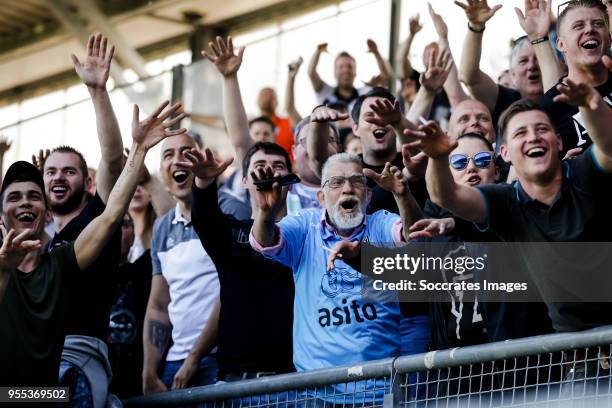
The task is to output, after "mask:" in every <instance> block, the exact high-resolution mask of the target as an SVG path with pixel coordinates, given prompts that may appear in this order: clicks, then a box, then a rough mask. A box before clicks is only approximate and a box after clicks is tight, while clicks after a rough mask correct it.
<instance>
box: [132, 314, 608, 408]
mask: <svg viewBox="0 0 612 408" xmlns="http://www.w3.org/2000/svg"><path fill="white" fill-rule="evenodd" d="M611 344H612V326H605V327H600V328H597V329H593V330H588V331H584V332H577V333H561V334H550V335H545V336H537V337H530V338H524V339H519V340H508V341H504V342H498V343H489V344H483V345H478V346H471V347H463V348H455V349H451V350H441V351H433V352H429V353H424V354H417V355H412V356H404V357H398V358H394V359H393V358H390V359H385V360H379V361H370V362H364V363H362V364H357V365H352V366H344V367H335V368H330V369H323V370H314V371H308V372H301V373H294V374H284V375H277V376H271V377H263V378H259V379H254V380H246V381H239V382H232V383H223V384H221V383H219V384H215V385H209V386H205V387H195V388H190V389H186V390H179V391H171V392H166V393H163V394H158V395H152V396H145V397H138V398H132V399H129V400H126V401H124V403H125V406H127V407H154V406H172V407H177V406H198V407H215V408H216V407H281V408H289V407H291V408H315V407H316V408H318V407H343V408H344V407H383V408H387V407H419V408H421V407H577V406H580V407H608V406H612V377H611V376H610V354H611V346H610V345H611Z"/></svg>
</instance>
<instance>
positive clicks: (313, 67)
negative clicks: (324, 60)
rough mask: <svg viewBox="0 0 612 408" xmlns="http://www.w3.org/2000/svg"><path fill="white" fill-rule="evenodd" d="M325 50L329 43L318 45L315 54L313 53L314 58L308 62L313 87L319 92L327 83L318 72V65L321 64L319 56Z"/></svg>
mask: <svg viewBox="0 0 612 408" xmlns="http://www.w3.org/2000/svg"><path fill="white" fill-rule="evenodd" d="M323 52H327V43H322V44H319V45H317V49H316V51H315V52H314V54H312V58H311V59H310V62H309V63H308V77H309V78H310V83H311V84H312V89H314V91H315V92H319V91H320V90H321V88H323V86H324V85H326V84H325V82H324V81H323V80H322V79H321V77H320V76H319V73H318V72H317V65H319V57H320V56H321V53H323Z"/></svg>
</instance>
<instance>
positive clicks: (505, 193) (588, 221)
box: [478, 148, 612, 331]
mask: <svg viewBox="0 0 612 408" xmlns="http://www.w3.org/2000/svg"><path fill="white" fill-rule="evenodd" d="M562 172H563V184H562V187H561V191H560V192H559V194H558V195H557V198H556V199H555V201H554V202H553V204H552V205H551V206H550V207H549V206H547V205H545V204H543V203H540V202H539V201H537V200H533V199H531V198H530V197H529V196H528V195H527V194H526V193H525V191H524V190H523V189H522V187H521V185H520V183H519V182H515V183H514V184H512V185H508V184H503V185H500V184H498V185H485V186H480V187H478V189H479V190H480V191H481V192H482V193H483V195H484V197H485V199H486V205H487V208H488V211H487V212H488V214H487V224H488V228H490V229H491V231H492V232H493V233H495V234H497V235H498V236H499V237H500V238H501V239H502V240H503V241H507V242H608V241H610V231H611V230H612V212H611V211H610V203H611V202H612V201H611V200H612V191H611V189H610V186H612V174H608V173H604V172H603V170H602V169H600V168H598V165H597V163H596V162H595V158H594V153H593V149H592V148H589V149H587V151H586V152H585V153H584V154H581V155H579V156H577V157H575V158H573V159H572V160H570V161H566V162H564V163H563V169H562ZM517 248H518V250H519V251H522V253H521V254H520V256H521V257H522V258H523V259H524V260H525V267H526V269H527V270H528V272H529V274H530V276H531V278H532V279H533V281H534V282H535V283H536V285H537V287H538V289H539V291H540V293H541V295H542V298H543V299H544V301H545V302H546V303H547V305H548V309H549V315H550V317H551V319H552V321H553V326H554V328H555V329H556V330H557V331H574V330H582V329H588V328H592V327H596V326H600V325H603V324H610V323H612V315H611V314H610V312H609V309H610V304H607V303H586V302H584V303H567V302H550V301H547V299H555V298H557V299H558V298H559V296H561V295H565V293H564V292H559V290H562V289H561V288H560V287H559V286H558V284H557V281H558V280H559V276H555V271H557V270H559V263H563V265H575V264H576V263H577V262H579V263H580V262H582V261H583V260H579V259H565V258H564V257H563V253H558V254H556V256H554V257H553V256H533V254H532V253H527V252H526V251H528V246H525V245H523V246H519V247H517ZM521 248H522V249H521ZM555 265H557V266H555ZM583 272H584V273H587V274H588V270H584V271H583ZM570 278H571V277H570ZM557 295H559V296H557Z"/></svg>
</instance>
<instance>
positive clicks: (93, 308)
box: [42, 34, 123, 405]
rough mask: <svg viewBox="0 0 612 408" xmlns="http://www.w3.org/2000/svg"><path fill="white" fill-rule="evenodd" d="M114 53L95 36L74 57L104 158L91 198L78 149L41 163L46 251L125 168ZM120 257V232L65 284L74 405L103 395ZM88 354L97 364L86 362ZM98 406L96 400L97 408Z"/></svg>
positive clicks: (99, 203)
mask: <svg viewBox="0 0 612 408" xmlns="http://www.w3.org/2000/svg"><path fill="white" fill-rule="evenodd" d="M114 49H115V48H114V47H110V49H109V50H108V51H107V39H106V38H105V37H103V36H102V35H101V34H97V35H92V36H90V37H89V41H88V44H87V56H86V58H85V60H84V61H83V62H82V63H81V61H79V59H78V58H77V57H76V56H74V55H72V59H73V62H74V67H75V70H76V72H77V74H78V75H79V77H80V78H81V81H82V82H83V83H84V84H85V85H86V86H87V90H88V91H89V93H90V95H91V99H92V102H93V105H94V109H95V113H96V125H97V129H98V139H99V142H100V148H101V152H102V159H101V161H100V164H99V166H98V171H97V183H96V193H95V194H94V195H93V196H91V195H90V194H89V193H88V192H87V191H88V190H90V188H91V184H92V180H91V179H90V178H89V177H88V169H87V163H86V162H85V159H84V157H83V156H82V155H81V153H79V152H78V151H77V150H76V149H74V148H72V147H70V146H60V147H58V148H55V149H53V150H52V151H51V154H50V155H49V156H48V157H47V158H46V159H45V160H44V163H43V166H42V169H43V179H44V182H45V191H46V195H47V200H48V202H49V207H50V209H51V214H52V216H53V222H54V224H55V235H54V236H53V237H52V240H51V242H50V243H49V250H50V251H54V250H56V249H57V248H59V247H61V246H63V245H65V244H67V243H70V242H73V241H74V240H75V239H76V238H77V237H78V236H79V234H80V233H81V231H83V229H84V228H85V227H87V225H88V224H89V223H90V222H91V221H92V220H93V219H94V218H95V217H97V216H99V215H100V214H102V212H103V211H104V208H105V204H106V202H107V200H108V197H109V194H110V191H111V189H112V187H113V185H114V184H115V182H116V181H117V178H118V177H119V173H120V172H121V168H122V167H123V143H122V139H121V133H120V131H119V126H118V124H117V119H116V117H115V114H114V112H113V108H112V106H111V103H110V98H109V95H108V92H107V90H106V81H107V80H108V76H109V71H110V65H111V61H112V58H113V53H114ZM119 252H120V231H119V230H117V231H116V233H115V234H113V236H112V238H111V239H110V240H109V241H108V242H107V243H106V245H105V247H104V248H103V250H102V252H101V255H100V259H99V262H96V263H94V264H92V265H91V267H90V268H88V270H86V271H84V273H82V274H78V275H76V276H75V278H74V279H71V280H70V281H69V285H70V289H69V291H68V292H67V295H68V297H69V300H68V304H69V307H68V313H69V318H68V320H67V321H68V327H67V330H66V334H67V336H66V343H65V346H64V354H63V356H62V364H61V367H60V373H59V375H60V383H61V384H63V385H64V386H68V387H70V389H71V393H70V395H71V397H73V400H74V401H79V400H80V399H81V398H83V399H84V400H85V401H87V400H88V399H89V398H91V395H90V394H91V392H92V391H93V392H96V393H97V394H98V395H102V394H101V393H102V392H103V393H105V392H106V388H107V385H108V375H109V374H110V370H109V369H108V367H109V364H108V357H107V348H106V344H105V343H104V341H103V340H104V338H105V334H106V328H107V327H108V316H109V313H110V308H111V305H112V302H113V298H114V288H115V279H116V273H117V268H118V263H119ZM92 354H93V355H95V356H96V358H95V359H90V358H89V356H90V355H92ZM87 361H97V362H101V364H99V365H95V366H94V365H93V364H89V366H88V368H87V370H85V364H86V362H87ZM94 372H96V374H93V373H94ZM93 375H96V376H97V377H98V378H100V380H99V381H96V384H93V383H92V381H93ZM103 378H105V379H106V381H104V380H102V379H103ZM77 384H82V385H81V386H79V389H80V390H83V392H79V393H76V392H74V390H75V389H76V387H77ZM92 387H96V389H95V390H92ZM99 403H100V402H99V401H96V405H97V404H99Z"/></svg>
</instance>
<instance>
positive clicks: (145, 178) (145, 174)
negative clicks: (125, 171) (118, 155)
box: [123, 147, 151, 185]
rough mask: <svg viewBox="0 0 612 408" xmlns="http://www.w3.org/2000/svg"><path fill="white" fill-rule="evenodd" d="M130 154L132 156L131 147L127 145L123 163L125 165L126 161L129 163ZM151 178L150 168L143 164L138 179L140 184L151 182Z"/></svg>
mask: <svg viewBox="0 0 612 408" xmlns="http://www.w3.org/2000/svg"><path fill="white" fill-rule="evenodd" d="M129 156H130V149H129V148H127V147H125V148H124V149H123V165H124V166H125V163H127V160H128V157H129ZM149 180H151V173H150V172H149V169H148V168H147V166H146V165H144V164H143V166H142V171H141V172H140V179H138V184H140V185H143V184H146V183H148V182H149Z"/></svg>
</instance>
